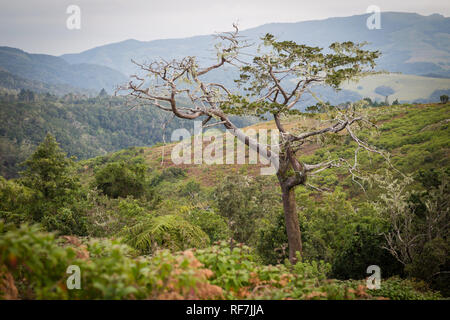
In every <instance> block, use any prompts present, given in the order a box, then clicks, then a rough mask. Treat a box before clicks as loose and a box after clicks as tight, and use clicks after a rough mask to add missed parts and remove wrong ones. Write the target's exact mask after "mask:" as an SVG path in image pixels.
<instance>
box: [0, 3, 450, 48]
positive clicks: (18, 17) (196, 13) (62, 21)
mask: <svg viewBox="0 0 450 320" xmlns="http://www.w3.org/2000/svg"><path fill="white" fill-rule="evenodd" d="M69 5H77V6H79V8H80V9H81V29H79V30H69V29H68V28H67V27H66V21H67V19H68V17H69V14H67V13H66V10H67V7H68V6H69ZM369 5H377V6H378V7H380V9H381V11H403V12H417V13H420V14H423V15H430V14H433V13H440V14H443V15H444V16H446V17H448V16H449V15H450V5H449V1H448V0H369V1H367V0H308V1H303V0H158V1H155V0H31V1H30V0H0V46H11V47H17V48H20V49H23V50H25V51H28V52H32V53H48V54H54V55H59V54H63V53H73V52H80V51H83V50H87V49H90V48H93V47H96V46H99V45H103V44H107V43H111V42H118V41H122V40H126V39H130V38H132V39H137V40H143V41H148V40H154V39H162V38H181V37H188V36H193V35H200V34H211V33H214V32H218V31H224V30H229V29H230V26H231V23H232V22H234V21H238V22H239V25H240V27H241V29H247V28H251V27H256V26H258V25H261V24H265V23H270V22H297V21H306V20H315V19H325V18H329V17H337V16H350V15H355V14H364V13H366V9H367V7H368V6H369Z"/></svg>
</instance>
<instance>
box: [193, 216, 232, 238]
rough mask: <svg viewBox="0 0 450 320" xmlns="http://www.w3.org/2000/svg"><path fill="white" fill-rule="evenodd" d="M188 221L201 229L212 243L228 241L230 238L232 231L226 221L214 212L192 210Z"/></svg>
mask: <svg viewBox="0 0 450 320" xmlns="http://www.w3.org/2000/svg"><path fill="white" fill-rule="evenodd" d="M187 220H188V221H189V222H190V223H192V224H193V225H195V226H198V227H200V229H202V230H203V231H204V232H205V233H206V234H207V235H208V237H209V239H210V240H211V242H216V241H219V240H227V239H228V238H229V237H230V229H229V228H228V225H227V223H226V221H225V219H224V218H223V217H221V216H220V215H218V214H217V213H215V212H214V211H212V210H200V209H193V210H190V211H189V212H188V213H187Z"/></svg>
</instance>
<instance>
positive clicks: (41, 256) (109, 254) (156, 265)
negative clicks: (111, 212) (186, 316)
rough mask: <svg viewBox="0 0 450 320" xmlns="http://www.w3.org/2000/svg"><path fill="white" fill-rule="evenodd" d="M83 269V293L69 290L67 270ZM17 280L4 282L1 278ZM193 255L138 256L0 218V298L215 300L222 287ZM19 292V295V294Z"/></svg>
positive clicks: (115, 245) (107, 244)
mask: <svg viewBox="0 0 450 320" xmlns="http://www.w3.org/2000/svg"><path fill="white" fill-rule="evenodd" d="M70 265H76V266H78V267H79V268H80V273H81V274H80V275H81V281H80V284H81V290H77V289H73V290H68V289H67V286H66V280H67V278H68V276H69V275H68V274H67V273H66V270H67V267H68V266H70ZM5 274H6V275H8V274H9V275H12V276H13V281H9V282H8V283H3V282H2V281H1V280H2V276H3V275H5ZM209 275H210V272H209V271H208V270H204V269H202V268H201V266H200V265H199V263H198V261H197V260H196V259H195V257H193V256H192V254H188V253H182V254H177V255H172V254H170V253H169V252H167V251H162V252H157V253H156V254H155V255H154V256H153V257H152V258H151V259H146V258H142V257H141V258H136V256H135V254H134V252H133V250H131V248H129V247H128V246H125V245H123V244H120V243H119V242H117V241H110V240H101V241H98V240H93V241H89V242H87V243H86V244H82V243H81V242H80V241H79V240H78V239H77V238H73V237H72V238H70V239H69V240H68V241H67V240H62V241H60V240H58V241H56V239H55V238H54V236H53V235H52V234H48V233H43V232H41V231H40V230H39V228H38V227H36V226H32V227H29V226H26V225H23V226H21V227H20V228H16V227H14V226H11V225H5V224H4V223H3V222H2V221H1V220H0V289H1V290H0V299H2V298H5V297H3V294H4V292H8V291H11V292H14V291H16V290H14V289H18V296H16V297H10V298H22V299H174V298H176V299H180V298H187V299H194V298H196V299H199V298H200V299H208V298H210V299H213V298H218V297H220V296H221V290H220V288H216V287H214V286H211V285H209V284H208V283H207V282H206V279H207V277H208V276H209ZM16 292H17V291H16Z"/></svg>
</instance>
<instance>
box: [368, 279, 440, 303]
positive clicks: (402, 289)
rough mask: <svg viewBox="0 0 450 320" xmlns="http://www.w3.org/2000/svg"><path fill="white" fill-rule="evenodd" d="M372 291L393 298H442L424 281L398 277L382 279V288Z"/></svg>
mask: <svg viewBox="0 0 450 320" xmlns="http://www.w3.org/2000/svg"><path fill="white" fill-rule="evenodd" d="M370 293H371V294H372V295H374V296H378V297H386V298H388V299H391V300H437V299H441V298H442V296H441V295H440V294H439V293H437V292H433V291H430V290H429V288H428V286H427V284H426V283H424V282H420V281H414V280H403V279H400V278H398V277H393V278H389V279H386V280H384V281H383V280H382V282H381V288H380V289H378V290H371V291H370Z"/></svg>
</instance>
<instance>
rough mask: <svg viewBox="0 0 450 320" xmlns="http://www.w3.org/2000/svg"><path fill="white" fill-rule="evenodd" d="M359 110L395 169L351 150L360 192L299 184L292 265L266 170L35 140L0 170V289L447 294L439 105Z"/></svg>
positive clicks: (332, 175) (14, 294)
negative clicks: (77, 279)
mask: <svg viewBox="0 0 450 320" xmlns="http://www.w3.org/2000/svg"><path fill="white" fill-rule="evenodd" d="M371 112H372V113H373V114H374V116H375V119H376V122H377V123H378V126H379V135H378V136H368V139H372V141H373V143H374V144H377V145H378V146H379V147H383V148H385V149H387V150H388V151H390V153H391V155H392V156H391V162H392V165H393V167H394V168H395V169H393V168H392V167H390V166H386V165H383V164H385V161H382V159H379V158H377V157H373V158H368V157H361V158H360V160H359V161H361V166H362V167H363V168H364V171H365V172H366V173H367V175H366V176H365V177H366V179H364V180H362V185H361V186H362V187H364V190H365V191H366V192H364V191H363V189H362V188H361V186H359V185H355V184H354V183H353V182H352V179H351V177H350V176H349V175H348V174H346V172H344V171H342V170H341V169H340V168H336V169H333V170H330V171H325V172H324V174H323V175H320V176H319V177H317V178H316V179H311V183H312V184H314V185H320V186H321V187H323V188H327V189H329V190H330V191H324V192H318V191H317V190H316V189H307V188H305V187H301V188H298V190H297V191H296V192H297V205H298V208H299V212H298V215H299V223H300V225H301V230H302V238H303V243H304V252H303V256H302V257H301V259H300V260H299V262H298V263H296V264H295V265H291V264H290V263H289V262H288V261H287V257H288V252H287V250H286V249H287V236H286V231H285V228H284V223H283V218H284V217H283V211H282V204H281V203H280V200H279V195H278V193H279V192H280V191H279V190H278V188H277V185H276V183H275V181H274V179H276V178H275V177H271V176H264V177H262V176H255V175H253V174H252V171H251V170H250V166H242V167H241V168H240V169H239V170H238V171H235V172H231V173H230V172H229V171H226V170H225V169H223V170H221V169H220V168H222V167H219V166H218V167H216V169H219V170H215V172H216V173H217V175H216V176H214V175H211V176H209V180H208V181H206V183H205V181H203V180H201V179H200V177H199V175H195V174H191V173H190V170H191V169H190V168H179V167H170V166H169V167H167V166H166V167H164V166H157V165H155V163H154V162H151V161H150V160H149V158H148V155H149V152H151V149H150V150H148V149H145V148H129V149H126V150H122V151H120V152H116V153H114V154H108V155H106V156H101V157H97V158H93V159H89V160H86V161H80V162H74V161H73V160H72V159H70V158H68V157H67V156H66V154H65V153H64V152H63V151H62V150H61V148H60V147H59V146H58V144H57V143H56V141H55V139H54V138H53V137H52V136H51V135H47V136H46V137H45V139H44V141H43V142H42V143H41V144H40V145H39V146H38V148H36V150H35V151H34V152H33V153H32V155H31V156H30V157H29V158H28V160H27V161H25V162H24V164H23V168H24V170H23V172H22V173H21V174H20V176H19V177H18V178H17V179H11V180H6V179H4V178H1V177H0V220H1V222H0V292H1V293H2V296H3V298H55V299H66V298H74V299H91V298H105V299H122V298H126V299H144V298H151V299H186V298H187V299H194V298H200V299H221V298H226V299H255V298H263V299H288V298H292V299H378V298H389V299H438V298H441V297H442V296H448V295H449V292H448V287H449V286H448V283H449V278H448V268H449V254H448V252H449V237H448V232H449V229H448V227H449V225H448V221H449V220H450V219H449V205H448V199H449V198H450V197H449V189H448V179H449V174H450V170H449V169H448V168H449V162H448V161H449V159H448V154H449V152H448V151H449V150H448V148H449V139H448V137H449V136H450V135H449V130H450V129H449V127H448V121H446V120H447V118H448V112H449V106H448V105H428V106H408V105H403V106H396V107H384V108H375V109H373V110H371ZM292 121H298V120H295V119H294V120H292ZM317 148H318V149H317V150H316V152H315V153H314V155H309V156H305V157H314V158H315V160H319V161H320V160H324V159H327V158H328V157H329V156H330V155H333V156H337V155H340V156H345V157H350V158H351V157H352V156H353V152H354V151H353V150H354V148H355V146H354V145H352V143H350V142H349V141H347V140H346V139H345V138H343V139H336V140H335V141H334V142H333V143H331V145H330V144H328V146H327V147H324V146H322V145H321V144H320V141H318V142H317ZM223 168H225V166H223ZM206 169H207V168H205V167H202V166H200V167H196V168H195V170H197V171H196V172H199V171H198V170H206ZM400 172H401V173H400ZM338 182H339V185H340V186H341V187H338V188H337V187H336V185H337V183H338ZM49 232H51V233H49ZM399 235H400V236H401V239H402V240H407V241H400V240H401V239H399V237H398V236H399ZM108 239H109V240H108ZM373 264H375V265H379V266H380V268H381V272H382V287H381V289H380V290H368V289H367V288H366V286H365V280H364V279H365V277H366V276H367V274H366V268H367V267H368V266H369V265H373ZM69 265H78V266H79V267H80V268H81V270H82V272H81V274H82V279H81V284H82V290H67V287H66V279H67V276H68V275H67V274H66V268H67V267H68V266H69ZM330 279H334V280H330ZM434 290H438V291H440V293H439V292H438V291H434Z"/></svg>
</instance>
